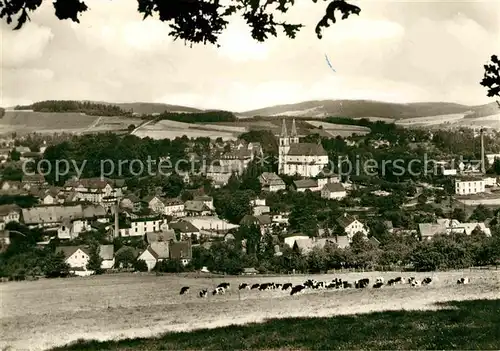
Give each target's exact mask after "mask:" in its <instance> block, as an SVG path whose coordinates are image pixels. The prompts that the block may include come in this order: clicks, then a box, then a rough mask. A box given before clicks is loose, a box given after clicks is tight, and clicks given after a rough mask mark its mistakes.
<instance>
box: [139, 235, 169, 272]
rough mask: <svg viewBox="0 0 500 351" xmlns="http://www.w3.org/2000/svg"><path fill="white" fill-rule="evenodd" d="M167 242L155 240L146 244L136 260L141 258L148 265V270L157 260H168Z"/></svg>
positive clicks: (151, 268)
mask: <svg viewBox="0 0 500 351" xmlns="http://www.w3.org/2000/svg"><path fill="white" fill-rule="evenodd" d="M169 247H170V243H169V242H155V243H151V244H149V245H148V247H147V248H146V250H144V251H143V252H142V253H141V254H140V255H139V257H137V260H143V261H144V262H146V265H147V266H148V271H151V270H153V268H155V266H156V264H157V263H158V262H161V261H163V260H168V259H169V258H170V252H169Z"/></svg>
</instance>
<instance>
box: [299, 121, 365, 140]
mask: <svg viewBox="0 0 500 351" xmlns="http://www.w3.org/2000/svg"><path fill="white" fill-rule="evenodd" d="M306 122H307V123H309V124H310V125H312V126H314V127H316V128H319V127H321V128H323V130H325V131H326V132H328V133H329V134H330V135H332V136H333V137H336V136H337V135H340V136H350V135H352V134H354V133H355V134H358V135H365V134H368V133H370V128H367V127H360V126H351V125H345V124H336V123H328V122H320V121H306Z"/></svg>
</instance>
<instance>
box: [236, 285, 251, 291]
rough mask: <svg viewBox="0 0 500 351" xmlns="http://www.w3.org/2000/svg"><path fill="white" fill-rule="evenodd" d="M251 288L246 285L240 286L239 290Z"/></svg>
mask: <svg viewBox="0 0 500 351" xmlns="http://www.w3.org/2000/svg"><path fill="white" fill-rule="evenodd" d="M249 288H250V286H249V285H248V284H246V283H243V284H240V286H239V287H238V289H239V290H243V289H249Z"/></svg>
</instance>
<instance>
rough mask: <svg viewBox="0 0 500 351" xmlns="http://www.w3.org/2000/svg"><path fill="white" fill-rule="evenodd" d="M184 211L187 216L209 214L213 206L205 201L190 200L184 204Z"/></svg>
mask: <svg viewBox="0 0 500 351" xmlns="http://www.w3.org/2000/svg"><path fill="white" fill-rule="evenodd" d="M184 211H185V212H186V215H187V216H209V215H210V214H212V212H213V210H212V208H211V207H210V206H209V205H207V203H206V202H205V201H198V200H190V201H186V203H185V204H184Z"/></svg>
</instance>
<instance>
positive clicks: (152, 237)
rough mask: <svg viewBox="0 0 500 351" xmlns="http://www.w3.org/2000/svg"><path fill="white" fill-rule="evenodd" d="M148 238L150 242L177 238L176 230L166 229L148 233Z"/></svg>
mask: <svg viewBox="0 0 500 351" xmlns="http://www.w3.org/2000/svg"><path fill="white" fill-rule="evenodd" d="M146 239H147V241H148V243H150V244H151V243H154V242H162V241H163V242H166V241H170V240H175V232H174V231H173V230H166V231H163V232H151V233H146Z"/></svg>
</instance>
